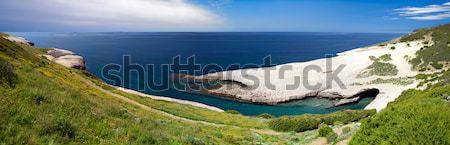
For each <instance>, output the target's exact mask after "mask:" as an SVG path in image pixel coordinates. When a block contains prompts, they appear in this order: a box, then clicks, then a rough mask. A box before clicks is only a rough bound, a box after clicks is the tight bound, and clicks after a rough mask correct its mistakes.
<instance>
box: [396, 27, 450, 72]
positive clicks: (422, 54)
mask: <svg viewBox="0 0 450 145" xmlns="http://www.w3.org/2000/svg"><path fill="white" fill-rule="evenodd" d="M426 36H431V40H432V41H433V43H432V45H431V46H427V47H426V48H425V49H421V50H419V51H418V52H417V53H416V55H417V56H416V57H415V58H413V59H412V60H411V61H410V63H412V64H413V66H414V68H416V69H422V68H426V67H427V66H428V65H430V64H431V63H435V62H442V61H445V62H447V61H449V60H450V48H449V44H450V39H449V36H450V24H446V25H441V26H437V27H432V28H428V29H420V30H418V31H416V32H415V33H413V34H410V35H407V36H404V37H402V38H401V39H400V41H413V40H420V39H422V40H425V37H426ZM424 44H426V45H428V44H430V42H428V41H425V42H424ZM438 68H439V67H437V68H436V69H438Z"/></svg>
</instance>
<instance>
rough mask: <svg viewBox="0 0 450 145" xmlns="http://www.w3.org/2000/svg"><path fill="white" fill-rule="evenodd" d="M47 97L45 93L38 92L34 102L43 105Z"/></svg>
mask: <svg viewBox="0 0 450 145" xmlns="http://www.w3.org/2000/svg"><path fill="white" fill-rule="evenodd" d="M46 99H47V97H45V96H44V95H40V94H38V95H35V96H34V103H35V104H36V105H41V104H42V103H43V102H44V101H45V100H46Z"/></svg>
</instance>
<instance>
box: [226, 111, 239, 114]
mask: <svg viewBox="0 0 450 145" xmlns="http://www.w3.org/2000/svg"><path fill="white" fill-rule="evenodd" d="M225 113H230V114H241V113H240V112H239V111H237V110H227V111H225Z"/></svg>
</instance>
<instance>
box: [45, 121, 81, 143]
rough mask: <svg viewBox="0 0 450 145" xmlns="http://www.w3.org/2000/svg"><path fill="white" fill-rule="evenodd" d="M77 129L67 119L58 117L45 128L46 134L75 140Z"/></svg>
mask: <svg viewBox="0 0 450 145" xmlns="http://www.w3.org/2000/svg"><path fill="white" fill-rule="evenodd" d="M75 130H76V129H75V127H74V126H73V125H72V123H71V122H70V120H68V119H67V118H66V117H58V118H57V119H55V120H54V121H52V122H49V124H47V125H46V126H45V127H44V132H43V133H44V134H58V135H59V136H61V137H68V138H74V137H75V133H76V131H75Z"/></svg>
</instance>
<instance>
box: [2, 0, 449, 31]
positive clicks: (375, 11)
mask: <svg viewBox="0 0 450 145" xmlns="http://www.w3.org/2000/svg"><path fill="white" fill-rule="evenodd" d="M0 3H1V5H0V31H6V32H381V33H407V32H410V31H412V30H414V29H417V28H423V27H431V26H436V25H439V24H446V23H450V1H448V0H447V1H445V0H433V1H429V0H401V1H400V0H2V2H0Z"/></svg>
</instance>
